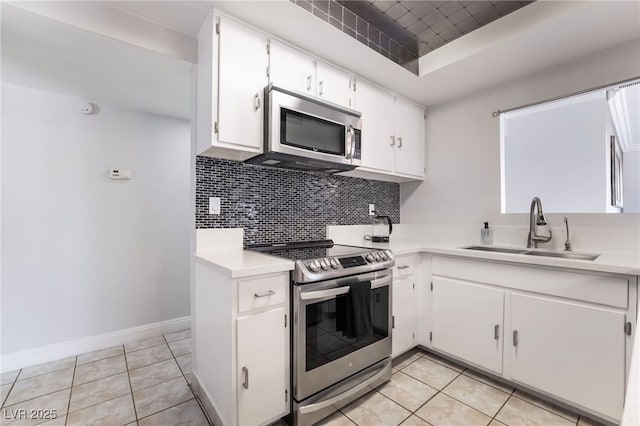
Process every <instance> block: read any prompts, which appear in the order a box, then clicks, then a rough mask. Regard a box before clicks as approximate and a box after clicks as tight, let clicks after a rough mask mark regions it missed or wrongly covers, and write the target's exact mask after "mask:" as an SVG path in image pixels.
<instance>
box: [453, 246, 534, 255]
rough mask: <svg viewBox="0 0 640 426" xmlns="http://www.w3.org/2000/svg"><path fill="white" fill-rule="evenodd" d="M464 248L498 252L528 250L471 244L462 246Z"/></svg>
mask: <svg viewBox="0 0 640 426" xmlns="http://www.w3.org/2000/svg"><path fill="white" fill-rule="evenodd" d="M462 248H463V249H466V250H478V251H492V252H497V253H512V254H524V253H526V252H527V250H523V249H517V248H506V247H492V246H469V247H462Z"/></svg>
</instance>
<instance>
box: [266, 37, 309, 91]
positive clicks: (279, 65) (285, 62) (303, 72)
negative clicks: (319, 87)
mask: <svg viewBox="0 0 640 426" xmlns="http://www.w3.org/2000/svg"><path fill="white" fill-rule="evenodd" d="M270 43H271V47H270V54H269V80H270V81H271V83H273V84H275V85H277V86H281V87H285V88H288V89H293V90H296V91H298V92H302V93H307V94H309V95H314V96H315V94H316V79H315V76H316V64H315V61H314V60H313V58H311V57H309V56H307V55H305V54H304V53H302V52H299V51H297V50H295V49H293V48H290V47H288V46H285V45H284V44H282V43H279V42H277V41H275V40H271V42H270Z"/></svg>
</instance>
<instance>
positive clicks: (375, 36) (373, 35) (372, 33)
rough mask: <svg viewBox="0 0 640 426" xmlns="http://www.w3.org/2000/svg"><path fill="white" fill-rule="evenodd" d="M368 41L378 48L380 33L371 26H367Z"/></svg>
mask: <svg viewBox="0 0 640 426" xmlns="http://www.w3.org/2000/svg"><path fill="white" fill-rule="evenodd" d="M369 40H370V41H373V42H374V43H375V44H377V45H378V46H380V31H379V30H378V29H377V28H376V27H374V26H373V25H369Z"/></svg>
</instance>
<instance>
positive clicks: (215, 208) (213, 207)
mask: <svg viewBox="0 0 640 426" xmlns="http://www.w3.org/2000/svg"><path fill="white" fill-rule="evenodd" d="M209 214H220V197H209Z"/></svg>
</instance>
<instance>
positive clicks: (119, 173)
mask: <svg viewBox="0 0 640 426" xmlns="http://www.w3.org/2000/svg"><path fill="white" fill-rule="evenodd" d="M132 177H133V171H132V170H131V169H109V178H110V179H114V180H130V179H131V178H132Z"/></svg>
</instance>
